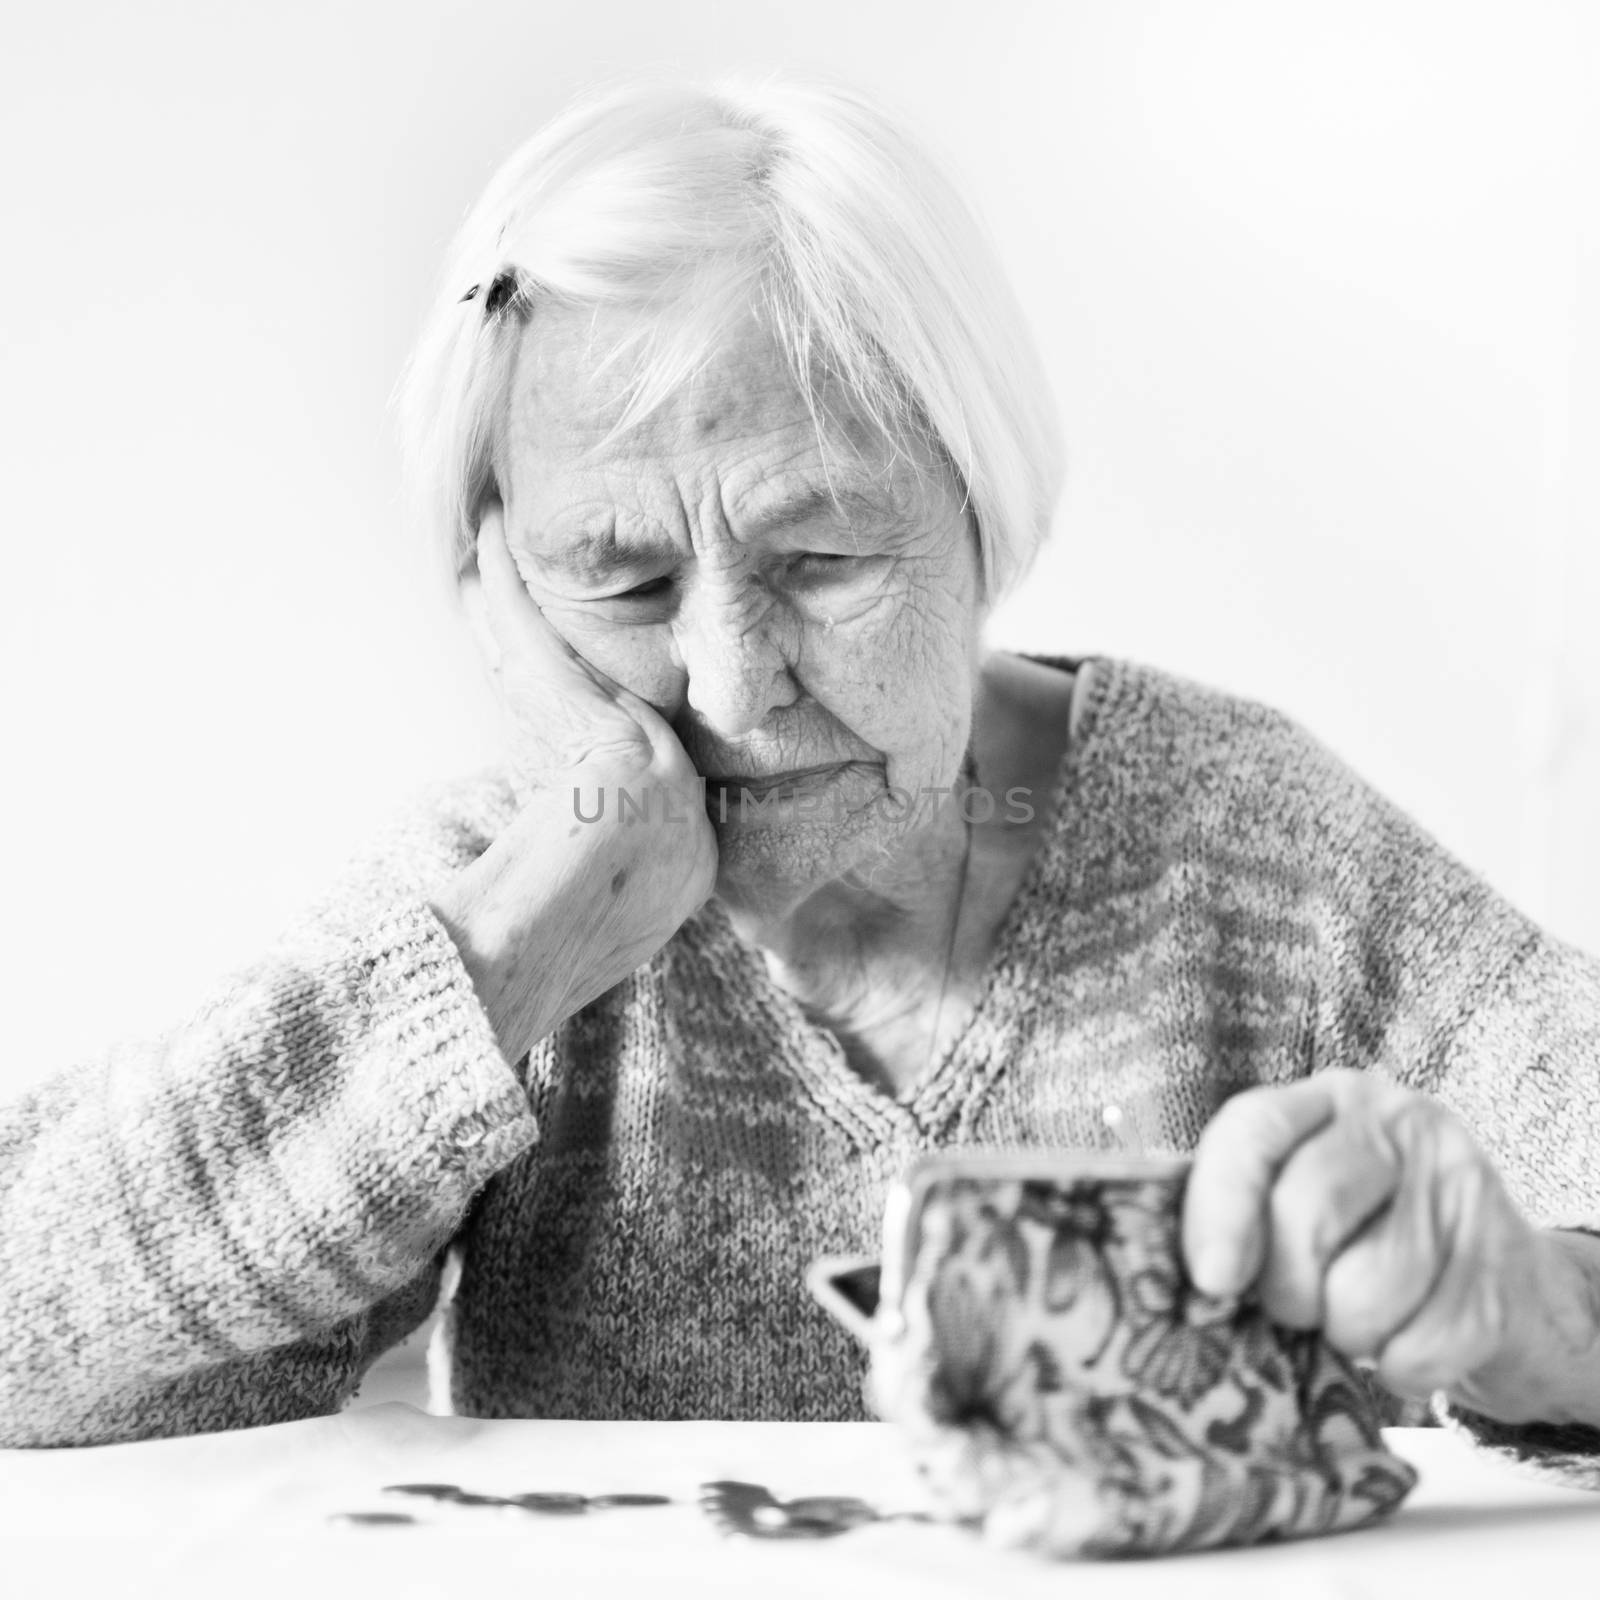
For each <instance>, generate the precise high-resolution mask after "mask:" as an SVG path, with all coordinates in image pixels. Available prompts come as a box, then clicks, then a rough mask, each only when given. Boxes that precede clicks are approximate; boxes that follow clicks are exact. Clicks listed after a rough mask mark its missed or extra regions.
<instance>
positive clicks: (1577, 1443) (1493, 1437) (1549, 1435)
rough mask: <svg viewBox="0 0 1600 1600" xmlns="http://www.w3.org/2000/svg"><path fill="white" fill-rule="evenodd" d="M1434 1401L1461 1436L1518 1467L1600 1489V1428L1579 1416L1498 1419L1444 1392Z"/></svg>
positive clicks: (1447, 1424)
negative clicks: (1565, 1419)
mask: <svg viewBox="0 0 1600 1600" xmlns="http://www.w3.org/2000/svg"><path fill="white" fill-rule="evenodd" d="M1432 1407H1433V1414H1434V1416H1435V1417H1437V1418H1438V1419H1439V1422H1440V1423H1441V1424H1442V1425H1443V1426H1444V1427H1446V1428H1449V1429H1450V1431H1451V1432H1452V1433H1454V1434H1455V1435H1456V1436H1457V1438H1460V1439H1465V1440H1466V1442H1467V1443H1468V1444H1471V1445H1473V1446H1475V1447H1476V1448H1477V1449H1480V1450H1482V1451H1484V1452H1486V1453H1487V1454H1488V1455H1491V1456H1493V1457H1495V1458H1496V1459H1497V1460H1499V1461H1501V1462H1503V1463H1504V1464H1505V1465H1506V1466H1508V1467H1510V1468H1512V1469H1513V1470H1514V1471H1517V1472H1520V1473H1522V1474H1523V1475H1525V1476H1530V1475H1531V1476H1533V1477H1538V1478H1543V1479H1544V1480H1545V1481H1546V1482H1552V1481H1553V1482H1556V1483H1559V1484H1562V1485H1564V1486H1565V1487H1567V1488H1569V1489H1600V1428H1591V1427H1589V1426H1587V1425H1586V1424H1584V1423H1577V1422H1574V1423H1558V1422H1496V1421H1495V1420H1494V1418H1493V1417H1485V1416H1482V1415H1481V1414H1480V1413H1478V1412H1476V1411H1469V1410H1467V1408H1466V1407H1465V1406H1456V1405H1452V1404H1451V1403H1450V1400H1449V1399H1448V1397H1447V1396H1446V1395H1445V1394H1444V1393H1443V1392H1441V1393H1439V1394H1436V1395H1435V1396H1434V1397H1433V1402H1432Z"/></svg>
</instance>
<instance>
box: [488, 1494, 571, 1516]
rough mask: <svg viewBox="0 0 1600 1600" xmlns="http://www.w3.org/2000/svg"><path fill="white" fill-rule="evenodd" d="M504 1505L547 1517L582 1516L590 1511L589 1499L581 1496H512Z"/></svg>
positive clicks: (506, 1499)
mask: <svg viewBox="0 0 1600 1600" xmlns="http://www.w3.org/2000/svg"><path fill="white" fill-rule="evenodd" d="M503 1504H505V1505H508V1506H517V1507H519V1508H520V1509H521V1510H523V1511H532V1512H536V1513H538V1514H539V1515H541V1516H547V1517H571V1516H581V1515H582V1514H583V1513H584V1512H585V1511H587V1510H588V1509H589V1500H588V1497H587V1496H586V1495H581V1494H512V1495H507V1496H506V1497H505V1500H504V1501H503Z"/></svg>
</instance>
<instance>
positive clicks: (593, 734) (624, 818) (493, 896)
mask: <svg viewBox="0 0 1600 1600" xmlns="http://www.w3.org/2000/svg"><path fill="white" fill-rule="evenodd" d="M478 572H479V580H478V581H479V584H480V585H481V587H480V588H479V589H478V590H477V591H476V592H469V594H468V596H467V597H466V599H467V604H468V605H469V606H470V607H474V608H476V607H480V606H481V608H482V619H483V621H484V622H486V623H487V627H488V630H489V634H490V640H491V642H492V644H493V647H494V654H495V660H494V661H493V662H492V663H491V665H492V668H493V671H494V676H495V680H496V683H497V685H498V687H499V692H500V697H501V701H502V704H503V706H504V709H505V711H506V717H507V731H508V740H509V743H510V747H511V748H510V750H509V752H508V759H509V765H510V772H511V782H512V787H513V790H514V792H515V794H516V798H517V801H518V803H519V806H520V810H519V812H518V814H517V817H516V818H515V820H514V821H513V823H512V824H511V825H510V826H509V827H507V828H506V829H505V830H503V831H502V832H501V834H500V835H499V836H498V837H497V838H496V839H495V841H494V842H493V844H492V845H491V846H490V847H489V849H488V850H486V851H485V852H484V853H483V855H482V856H480V857H479V858H478V860H477V861H475V862H474V863H473V864H472V865H471V866H470V867H468V868H467V869H465V870H464V871H463V872H462V873H461V874H459V875H458V877H457V879H455V880H454V881H453V882H452V883H451V885H450V886H449V889H448V890H447V891H446V892H445V893H442V894H441V895H439V896H437V897H436V898H435V899H434V901H433V904H434V908H435V910H436V911H437V912H438V913H439V915H440V917H441V918H442V920H443V921H444V923H445V926H446V927H447V928H448V929H449V930H450V932H451V934H452V936H453V937H454V939H455V941H456V944H457V946H458V948H459V949H460V950H461V952H462V955H463V958H464V960H465V961H466V964H467V968H468V971H469V973H470V974H471V976H472V979H473V984H474V987H475V988H476V989H477V992H478V996H479V999H480V1000H481V1001H482V1003H483V1005H484V1007H485V1009H486V1010H487V1011H488V1012H489V1015H490V1019H491V1021H492V1022H493V1024H494V1027H495V1032H496V1035H497V1037H498V1038H499V1040H500V1043H501V1047H502V1051H503V1053H504V1054H505V1055H506V1057H507V1059H508V1060H513V1061H514V1060H516V1059H517V1058H518V1057H519V1056H520V1055H521V1053H522V1051H523V1050H524V1049H525V1048H526V1047H527V1046H528V1045H529V1044H530V1043H532V1042H533V1040H535V1039H537V1038H539V1037H540V1036H542V1034H543V1033H545V1032H548V1031H549V1029H550V1028H551V1027H553V1026H554V1025H555V1024H556V1023H558V1022H560V1021H562V1020H563V1019H564V1018H565V1017H567V1016H570V1015H571V1014H572V1012H573V1011H575V1010H577V1009H578V1008H579V1007H581V1006H583V1005H586V1004H587V1003H589V1002H590V1001H591V1000H594V999H595V998H597V997H598V996H599V995H601V994H603V993H604V992H605V991H606V990H607V989H609V988H611V987H612V986H614V985H615V984H617V983H619V982H621V981H622V979H624V978H625V977H627V976H628V974H629V973H631V972H632V971H634V970H635V969H636V968H637V967H639V966H641V965H642V964H643V963H644V962H646V961H648V960H649V959H650V957H651V956H652V955H654V954H655V952H656V951H657V950H659V949H660V948H661V946H662V945H664V944H665V943H666V942H667V940H668V939H670V938H671V937H672V935H673V934H674V933H675V932H676V931H677V929H678V928H679V926H681V924H682V923H683V922H684V921H685V919H686V918H688V917H689V916H690V915H692V914H693V913H694V911H695V910H696V909H697V908H698V907H699V906H701V905H702V904H703V903H704V902H705V901H706V899H707V898H709V896H710V894H711V891H712V888H713V887H714V885H715V881H716V868H717V846H716V835H715V833H714V832H713V830H712V827H711V823H710V819H709V818H708V817H707V815H706V811H705V799H704V794H703V789H702V784H701V780H700V776H699V774H698V773H697V772H696V771H695V768H694V764H693V763H692V762H691V761H690V759H689V757H688V755H687V753H686V752H685V750H684V748H683V746H682V744H681V743H679V741H678V738H677V735H676V734H674V733H673V731H672V729H671V728H670V726H668V724H667V723H666V721H665V720H664V719H663V718H662V717H661V716H660V715H659V713H658V712H657V711H656V710H655V709H654V708H653V707H652V706H650V705H649V704H648V703H646V702H645V701H643V700H641V699H640V698H639V697H638V696H637V695H634V694H631V693H629V692H628V691H627V690H626V689H623V688H622V687H620V686H619V685H618V684H616V683H614V682H612V681H611V680H610V679H609V678H607V677H606V676H605V675H604V674H603V673H601V672H599V671H597V670H596V669H595V668H594V667H593V666H591V665H590V663H588V662H587V661H585V660H584V659H583V658H582V657H581V656H579V655H578V654H577V652H576V651H574V650H573V649H572V648H571V646H570V645H568V644H567V643H566V641H565V640H564V639H562V638H561V636H560V635H559V634H558V633H557V632H556V631H555V629H554V628H553V627H551V625H550V623H549V622H548V620H547V619H546V618H545V617H544V615H543V614H542V612H541V611H540V610H539V607H538V605H537V604H536V603H535V602H534V600H533V598H532V596H531V595H530V594H529V593H528V592H527V589H526V588H525V587H524V585H523V582H522V579H521V577H520V576H519V575H518V573H517V570H516V566H515V563H514V561H513V560H512V556H511V552H510V550H509V549H508V548H507V545H506V541H505V534H504V529H503V526H502V521H501V514H500V511H499V508H498V507H495V508H493V509H492V510H491V511H490V512H489V513H488V514H487V515H486V516H485V517H484V519H483V523H482V525H481V527H480V529H479V535H478Z"/></svg>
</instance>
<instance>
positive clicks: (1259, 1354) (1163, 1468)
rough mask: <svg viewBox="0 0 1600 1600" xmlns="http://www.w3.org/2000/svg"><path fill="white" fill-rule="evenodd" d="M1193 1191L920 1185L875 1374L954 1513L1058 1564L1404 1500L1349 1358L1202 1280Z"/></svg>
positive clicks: (1197, 1543)
mask: <svg viewBox="0 0 1600 1600" xmlns="http://www.w3.org/2000/svg"><path fill="white" fill-rule="evenodd" d="M1183 1183H1184V1178H1183V1176H1182V1175H1181V1174H1180V1175H1178V1176H1175V1177H1174V1176H1168V1177H1163V1178H1141V1179H1116V1178H1106V1177H1091V1178H1083V1179H1077V1180H1052V1179H1032V1178H1028V1179H1009V1178H1007V1179H999V1178H993V1177H970V1176H954V1175H947V1176H945V1177H943V1178H941V1179H940V1180H938V1181H937V1182H936V1183H935V1184H934V1186H933V1187H932V1188H931V1189H930V1190H929V1191H928V1193H927V1195H926V1197H925V1199H924V1201H923V1203H922V1205H921V1207H920V1209H919V1211H918V1213H917V1223H916V1227H915V1230H914V1237H913V1239H912V1241H911V1245H910V1249H909V1252H908V1256H907V1260H906V1264H905V1271H904V1282H903V1285H901V1287H900V1293H899V1294H898V1297H897V1300H898V1303H897V1304H893V1305H890V1306H888V1307H886V1308H885V1310H886V1311H887V1313H888V1314H887V1315H885V1314H884V1313H883V1312H880V1315H879V1317H878V1319H877V1323H876V1325H875V1329H874V1337H873V1361H872V1374H871V1380H870V1384H871V1396H872V1399H873V1402H874V1404H875V1406H876V1408H877V1410H878V1411H879V1413H880V1414H881V1415H882V1416H884V1417H885V1418H886V1419H888V1420H890V1421H892V1422H894V1423H897V1424H898V1425H899V1426H900V1427H901V1428H902V1430H904V1431H905V1433H906V1434H907V1435H908V1437H909V1438H910V1440H911V1442H912V1445H913V1448H914V1450H915V1451H916V1453H917V1457H918V1464H919V1467H920V1469H921V1470H922V1472H923V1474H924V1476H925V1478H926V1480H927V1481H928V1483H929V1485H930V1487H931V1489H932V1490H933V1493H934V1495H935V1497H936V1500H937V1502H938V1504H939V1506H940V1508H941V1511H942V1513H943V1514H944V1515H946V1516H949V1517H952V1518H957V1519H970V1520H976V1521H981V1522H982V1524H983V1526H984V1530H985V1532H986V1534H987V1535H988V1536H990V1537H992V1538H995V1539H997V1540H999V1541H1000V1542H1002V1543H1005V1544H1010V1545H1021V1546H1027V1547H1030V1548H1033V1549H1036V1550H1039V1551H1040V1552H1042V1553H1046V1554H1051V1555H1087V1556H1138V1555H1157V1554H1168V1553H1174V1552H1178V1551H1185V1550H1199V1549H1205V1548H1209V1547H1213V1546H1220V1545H1240V1544H1254V1543H1259V1542H1261V1541H1265V1540H1274V1539H1288V1538H1301V1537H1305V1536H1307V1535H1314V1534H1322V1533H1333V1532H1336V1531H1338V1530H1342V1529H1347V1528H1354V1527H1358V1526H1360V1525H1361V1524H1363V1523H1366V1522H1370V1521H1372V1520H1373V1519H1374V1518H1377V1517H1380V1516H1382V1515H1383V1514H1385V1513H1386V1512H1389V1511H1392V1510H1393V1509H1394V1508H1395V1507H1396V1506H1398V1505H1399V1504H1400V1502H1401V1501H1402V1500H1403V1499H1404V1498H1405V1496H1406V1495H1407V1494H1408V1493H1409V1492H1410V1490H1411V1488H1412V1486H1413V1485H1414V1483H1415V1482H1416V1474H1415V1472H1414V1471H1413V1470H1412V1469H1411V1468H1410V1467H1409V1466H1407V1465H1406V1463H1404V1462H1403V1461H1401V1460H1400V1459H1399V1458H1398V1457H1396V1456H1394V1455H1393V1454H1392V1453H1391V1452H1390V1451H1389V1450H1388V1449H1387V1447H1386V1446H1385V1445H1384V1442H1383V1439H1382V1436H1381V1434H1380V1432H1379V1428H1378V1419H1377V1414H1376V1412H1375V1410H1374V1408H1373V1405H1372V1401H1371V1399H1370V1397H1369V1395H1368V1393H1367V1391H1366V1389H1365V1387H1364V1385H1363V1384H1362V1382H1361V1380H1360V1378H1359V1377H1358V1376H1357V1374H1356V1372H1355V1371H1354V1369H1352V1368H1351V1367H1350V1365H1349V1364H1348V1363H1347V1362H1346V1361H1345V1360H1344V1358H1343V1357H1341V1356H1339V1355H1338V1354H1337V1353H1336V1352H1335V1351H1333V1350H1332V1349H1331V1348H1330V1347H1329V1346H1328V1345H1327V1344H1326V1343H1325V1342H1324V1341H1323V1340H1322V1339H1321V1338H1320V1337H1319V1336H1318V1335H1316V1334H1310V1333H1300V1332H1294V1331H1291V1330H1288V1329H1284V1328H1281V1327H1278V1326H1276V1325H1275V1324H1273V1323H1271V1322H1269V1321H1268V1320H1267V1318H1266V1317H1265V1315H1264V1314H1263V1313H1262V1312H1261V1311H1260V1310H1259V1309H1258V1308H1257V1307H1255V1306H1253V1305H1251V1304H1248V1303H1242V1302H1225V1301H1219V1300H1215V1299H1211V1298H1209V1297H1207V1296H1204V1295H1202V1294H1200V1293H1199V1292H1198V1291H1197V1290H1196V1289H1195V1288H1194V1287H1193V1286H1192V1285H1191V1284H1190V1283H1189V1281H1188V1279H1187V1276H1186V1274H1185V1272H1184V1270H1183V1266H1182V1256H1181V1253H1180V1250H1179V1231H1178V1230H1179V1217H1180V1215H1181V1205H1182V1196H1183Z"/></svg>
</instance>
